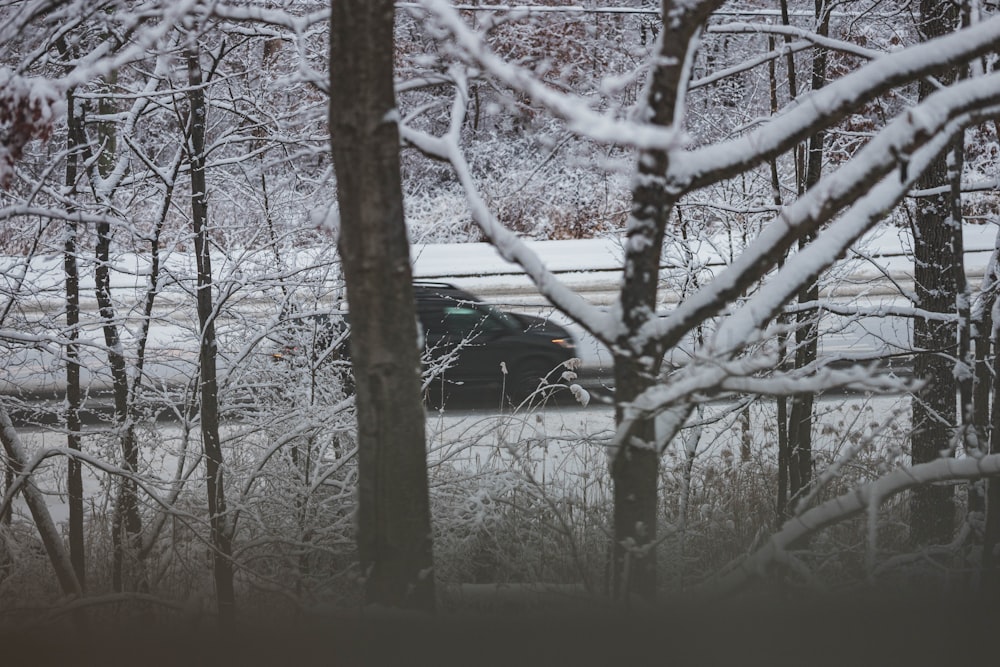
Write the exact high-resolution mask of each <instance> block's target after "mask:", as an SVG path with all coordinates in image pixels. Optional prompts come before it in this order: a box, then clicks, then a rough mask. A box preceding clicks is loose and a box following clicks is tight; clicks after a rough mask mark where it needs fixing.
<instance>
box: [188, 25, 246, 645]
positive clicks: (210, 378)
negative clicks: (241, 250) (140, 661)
mask: <svg viewBox="0 0 1000 667" xmlns="http://www.w3.org/2000/svg"><path fill="white" fill-rule="evenodd" d="M187 68H188V84H189V85H190V91H189V93H188V99H189V100H190V104H191V119H190V136H189V143H188V157H189V159H190V162H191V223H192V226H193V231H194V247H195V258H196V261H197V270H198V280H197V303H198V324H199V326H200V328H201V339H200V345H199V355H198V359H199V366H200V371H201V439H202V447H203V449H204V452H205V469H206V470H205V472H206V475H205V485H206V491H207V493H208V516H209V525H210V530H211V543H212V550H213V552H212V562H213V572H214V579H215V594H216V601H217V604H218V610H219V623H220V626H221V627H222V628H224V629H226V630H229V629H231V628H232V627H233V625H234V622H235V613H236V604H235V597H236V594H235V587H234V584H233V560H232V553H233V545H232V533H231V526H230V523H229V517H228V516H227V513H226V485H225V474H224V471H225V465H224V461H223V455H222V443H221V440H220V437H219V383H218V374H217V368H216V353H217V351H218V347H217V342H216V337H215V317H214V304H213V297H212V285H213V282H212V258H211V252H210V239H209V228H208V225H209V220H208V195H207V189H208V187H207V182H206V178H205V127H206V114H207V111H208V110H207V108H206V105H205V90H204V87H203V83H204V81H203V77H202V70H201V61H200V53H199V49H198V47H197V45H195V46H192V47H191V48H190V49H189V50H188V51H187Z"/></svg>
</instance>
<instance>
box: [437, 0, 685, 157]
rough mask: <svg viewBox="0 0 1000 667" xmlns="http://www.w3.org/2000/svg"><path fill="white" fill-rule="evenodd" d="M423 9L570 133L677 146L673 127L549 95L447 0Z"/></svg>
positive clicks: (641, 145)
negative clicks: (631, 119) (624, 117)
mask: <svg viewBox="0 0 1000 667" xmlns="http://www.w3.org/2000/svg"><path fill="white" fill-rule="evenodd" d="M421 5H422V7H423V9H424V11H426V12H427V13H428V14H429V15H430V17H431V19H432V20H433V21H434V22H436V23H437V27H438V29H439V30H443V31H444V32H446V33H448V34H450V35H451V37H452V38H453V39H454V40H455V44H456V45H457V46H458V47H459V48H460V49H461V50H462V51H463V52H464V53H465V55H466V57H467V58H468V60H469V61H470V62H471V63H473V64H475V65H477V66H478V67H481V68H482V69H483V70H485V71H487V72H489V74H490V75H492V76H493V77H495V78H496V79H497V80H499V81H500V82H502V83H503V84H504V85H506V86H509V87H510V88H512V89H514V90H516V91H517V92H519V93H521V94H523V95H525V96H527V97H528V98H530V99H531V100H532V102H533V103H535V104H539V105H541V106H543V107H545V108H546V109H547V110H548V111H549V112H550V113H551V114H553V115H554V116H555V117H557V118H560V119H562V120H564V121H566V124H567V126H568V128H569V130H570V131H572V132H575V133H577V134H578V135H580V136H582V137H586V138H588V139H591V140H592V141H595V142H598V143H604V144H615V145H621V146H635V147H639V148H650V149H660V150H670V149H674V148H679V147H680V146H681V143H682V140H683V139H682V136H681V133H679V132H677V131H675V130H674V129H673V128H667V127H661V126H657V125H653V124H648V123H645V124H644V123H634V122H629V121H624V120H620V119H617V118H614V117H613V116H610V115H606V114H602V113H599V112H597V111H594V110H593V109H592V108H591V106H590V103H589V102H588V101H587V100H586V99H585V98H582V97H579V96H576V95H569V94H567V93H565V92H560V91H556V90H553V89H552V88H549V87H548V86H546V85H545V84H544V83H543V82H542V81H540V80H539V79H538V77H536V76H535V75H534V74H533V73H532V72H531V71H529V70H527V69H524V68H522V67H518V66H516V65H513V64H511V63H509V62H507V61H505V60H504V59H503V58H501V57H499V56H497V55H496V54H495V53H493V52H492V51H491V50H490V49H489V47H488V46H487V45H486V43H485V42H484V41H483V40H482V38H481V37H480V35H479V34H478V33H477V32H476V31H474V30H471V29H470V28H469V27H468V26H467V25H466V24H465V22H464V21H462V18H461V16H459V14H458V12H457V11H456V10H455V9H454V8H453V7H452V6H451V4H450V3H448V2H446V0H423V2H422V3H421Z"/></svg>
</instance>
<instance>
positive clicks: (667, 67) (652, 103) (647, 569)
mask: <svg viewBox="0 0 1000 667" xmlns="http://www.w3.org/2000/svg"><path fill="white" fill-rule="evenodd" d="M717 4H721V3H714V2H707V3H704V4H700V5H697V4H696V5H694V6H691V7H688V6H686V5H684V4H683V3H675V2H673V0H664V2H663V8H662V17H663V33H662V36H661V39H660V43H659V58H658V59H657V62H658V66H657V67H656V68H654V70H653V72H652V73H651V83H650V86H649V90H648V97H647V100H646V106H647V115H648V120H649V122H651V123H654V124H656V125H662V126H668V125H673V124H674V123H678V122H681V121H682V119H680V118H676V117H675V114H676V112H677V104H678V101H679V100H680V98H681V96H682V95H683V90H684V87H685V86H686V85H687V81H686V80H685V79H684V77H686V76H688V72H687V70H685V61H686V60H687V51H688V46H689V44H690V43H691V41H692V40H693V39H695V36H696V34H697V32H698V30H699V28H700V27H701V25H702V24H703V23H704V21H706V20H707V19H708V16H709V15H710V14H711V12H712V11H713V10H714V8H715V6H716V5H717ZM668 17H669V18H668ZM669 160H670V156H669V154H668V152H667V151H665V150H644V151H642V152H641V154H640V155H639V159H638V166H637V170H636V171H637V175H636V178H635V182H634V183H633V186H632V210H631V214H630V216H629V220H628V224H627V227H626V236H627V241H626V244H625V280H624V284H623V285H622V288H621V293H620V296H619V304H620V308H621V314H622V324H623V325H624V330H623V333H622V335H621V336H619V338H618V340H617V341H615V346H614V347H615V348H616V349H615V353H614V360H615V404H616V409H615V420H616V422H617V423H618V424H621V422H622V417H623V415H624V411H623V407H624V406H625V404H627V403H630V402H631V401H633V400H634V399H635V398H636V397H637V396H639V395H640V394H641V393H642V392H643V391H645V390H646V389H648V388H649V387H651V386H653V384H654V383H656V381H657V375H658V373H659V370H660V364H661V362H662V360H663V353H664V350H663V349H661V348H660V346H659V345H657V344H656V343H655V342H650V341H648V340H643V339H642V337H641V336H639V335H638V334H639V332H640V330H641V329H642V327H643V326H644V325H645V324H646V323H647V322H649V321H650V319H651V318H652V317H654V316H655V313H656V294H657V289H658V283H659V278H660V274H659V266H660V258H661V256H662V252H663V238H664V231H665V228H666V225H667V221H668V220H669V219H670V213H671V211H672V210H673V206H674V205H675V204H676V203H677V195H676V194H675V193H672V192H668V191H667V190H666V189H665V188H664V187H663V185H664V184H663V174H664V173H666V171H667V166H668V165H669ZM659 464H660V457H659V451H658V447H657V443H656V433H655V427H654V423H653V421H652V419H644V420H640V421H639V422H637V423H636V425H635V426H634V427H633V428H632V429H631V431H630V432H629V434H628V437H626V438H625V439H624V440H623V441H622V442H621V446H620V447H619V448H618V449H617V451H616V452H615V454H614V457H613V459H612V462H611V479H612V483H613V484H614V489H615V490H614V499H615V507H614V545H613V548H612V560H611V583H612V593H613V595H614V597H615V599H617V600H626V601H627V600H629V599H631V598H632V597H633V596H634V597H637V598H638V599H640V600H644V601H646V602H653V601H655V599H656V586H657V584H656V522H657V484H658V481H659Z"/></svg>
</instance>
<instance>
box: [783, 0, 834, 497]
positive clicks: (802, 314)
mask: <svg viewBox="0 0 1000 667" xmlns="http://www.w3.org/2000/svg"><path fill="white" fill-rule="evenodd" d="M815 11H816V20H817V21H818V22H819V25H818V26H817V30H816V32H817V33H818V34H820V35H823V36H826V35H829V34H830V11H829V8H828V7H827V5H826V3H825V2H823V0H816V5H815ZM826 69H827V51H826V49H817V50H816V51H815V52H814V54H813V61H812V89H813V90H819V89H820V88H822V87H823V86H824V85H825V84H826ZM825 143H826V132H825V131H823V130H819V131H817V132H816V133H815V134H813V136H811V137H810V138H809V144H808V148H807V154H806V168H805V174H804V176H805V178H804V179H803V180H802V181H800V185H799V194H802V193H804V192H806V191H807V190H809V189H810V188H812V187H813V186H814V185H816V184H817V183H819V180H820V178H821V177H822V176H823V157H824V154H825V152H824V145H825ZM815 238H816V234H815V233H810V234H808V235H806V236H805V237H803V238H802V239H800V240H799V247H800V248H804V247H805V246H807V245H808V244H810V243H812V242H813V240H814V239H815ZM818 299H819V286H818V285H817V284H816V283H813V284H811V285H809V286H808V287H806V288H805V289H803V290H802V291H800V292H799V294H798V301H799V303H814V302H816V301H817V300H818ZM819 317H820V313H819V311H818V310H815V309H813V310H808V311H806V310H802V311H799V312H798V313H797V314H796V318H795V319H796V328H795V367H796V368H804V367H806V366H808V365H810V364H812V363H813V362H814V361H816V353H817V348H818V344H819ZM813 402H814V396H813V395H812V394H811V393H801V394H796V395H795V396H794V397H793V398H792V409H791V411H790V414H789V417H788V481H789V490H788V495H789V497H790V498H791V499H792V500H793V503H794V500H795V499H796V498H798V497H802V496H803V495H805V494H806V493H808V489H809V485H810V483H811V482H812V464H813V457H812V427H813Z"/></svg>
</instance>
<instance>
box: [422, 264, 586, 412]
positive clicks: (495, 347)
mask: <svg viewBox="0 0 1000 667" xmlns="http://www.w3.org/2000/svg"><path fill="white" fill-rule="evenodd" d="M413 291H414V297H415V299H416V302H417V317H418V318H419V319H420V326H421V329H422V330H423V336H424V349H425V350H426V353H427V354H426V355H425V360H426V364H427V367H428V368H429V369H430V370H431V372H432V373H434V374H435V377H436V383H435V384H434V385H432V399H433V398H434V396H433V394H434V392H435V390H440V391H443V393H444V395H445V396H447V395H448V394H449V393H454V392H453V391H449V389H454V388H455V387H456V386H471V387H481V388H485V389H492V390H499V389H500V388H503V389H504V394H505V395H506V396H507V397H509V398H510V399H512V400H513V401H515V402H520V401H522V400H524V399H525V398H527V397H528V396H530V395H531V394H532V393H533V392H534V391H535V390H536V389H537V388H538V386H539V382H540V381H541V380H542V379H543V378H547V379H548V381H549V382H551V383H558V382H560V377H561V376H562V373H563V372H564V371H566V370H567V368H566V367H565V366H564V365H563V364H564V362H566V361H568V360H569V359H571V358H573V356H575V354H574V352H575V349H576V344H575V342H574V341H573V337H572V336H571V335H570V333H569V332H568V331H567V330H566V329H564V328H563V327H561V326H559V325H558V324H555V323H554V322H550V321H548V320H545V319H543V318H540V317H533V316H531V315H522V314H520V313H510V312H506V311H503V310H499V309H497V308H495V307H493V306H490V305H488V304H486V303H483V302H482V301H481V300H480V299H478V298H477V297H475V296H473V295H472V294H470V293H469V292H466V291H465V290H462V289H459V288H458V287H455V286H454V285H451V284H449V283H436V282H427V281H418V282H415V283H414V284H413Z"/></svg>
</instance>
